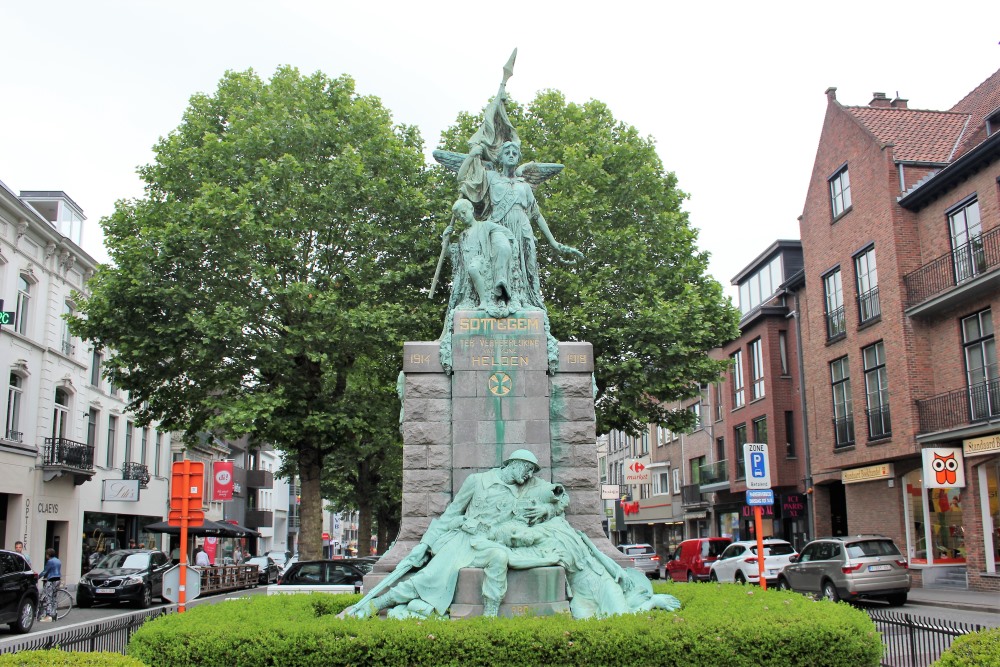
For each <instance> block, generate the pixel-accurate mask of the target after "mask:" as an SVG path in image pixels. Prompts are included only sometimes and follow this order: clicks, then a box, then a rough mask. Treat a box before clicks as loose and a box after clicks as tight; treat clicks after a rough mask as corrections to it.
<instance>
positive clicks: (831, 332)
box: [826, 306, 847, 340]
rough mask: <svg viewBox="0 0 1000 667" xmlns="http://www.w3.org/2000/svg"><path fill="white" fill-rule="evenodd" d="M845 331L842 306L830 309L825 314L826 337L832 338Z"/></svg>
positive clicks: (845, 325)
mask: <svg viewBox="0 0 1000 667" xmlns="http://www.w3.org/2000/svg"><path fill="white" fill-rule="evenodd" d="M846 331H847V321H846V320H845V319H844V307H843V306H841V307H840V308H837V309H836V310H831V311H830V312H828V313H827V314H826V339H827V340H833V339H834V338H836V337H837V336H842V335H843V334H844V333H845V332H846Z"/></svg>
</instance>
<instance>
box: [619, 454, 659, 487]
mask: <svg viewBox="0 0 1000 667" xmlns="http://www.w3.org/2000/svg"><path fill="white" fill-rule="evenodd" d="M651 481H653V480H652V479H651V477H650V473H649V459H648V458H646V459H628V460H626V461H625V483H626V484H649V483H650V482H651Z"/></svg>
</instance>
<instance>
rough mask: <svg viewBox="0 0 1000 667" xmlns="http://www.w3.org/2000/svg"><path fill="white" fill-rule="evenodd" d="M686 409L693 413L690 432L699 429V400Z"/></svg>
mask: <svg viewBox="0 0 1000 667" xmlns="http://www.w3.org/2000/svg"><path fill="white" fill-rule="evenodd" d="M688 410H689V411H690V412H691V414H692V415H694V424H693V425H692V426H691V432H692V433H694V432H695V431H700V430H701V401H698V402H697V403H695V404H693V405H691V406H690V407H688Z"/></svg>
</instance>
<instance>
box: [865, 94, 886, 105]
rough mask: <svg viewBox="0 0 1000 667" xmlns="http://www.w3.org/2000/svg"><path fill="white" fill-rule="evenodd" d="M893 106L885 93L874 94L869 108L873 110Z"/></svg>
mask: <svg viewBox="0 0 1000 667" xmlns="http://www.w3.org/2000/svg"><path fill="white" fill-rule="evenodd" d="M891 104H892V102H890V101H889V98H888V97H886V96H885V93H872V101H871V102H869V103H868V106H870V107H872V108H876V107H877V108H888V107H889V106H890V105H891Z"/></svg>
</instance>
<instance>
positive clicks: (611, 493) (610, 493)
mask: <svg viewBox="0 0 1000 667" xmlns="http://www.w3.org/2000/svg"><path fill="white" fill-rule="evenodd" d="M621 492H622V491H621V487H619V486H618V485H617V484H601V500H615V499H617V498H618V497H619V496H620V495H621Z"/></svg>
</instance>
